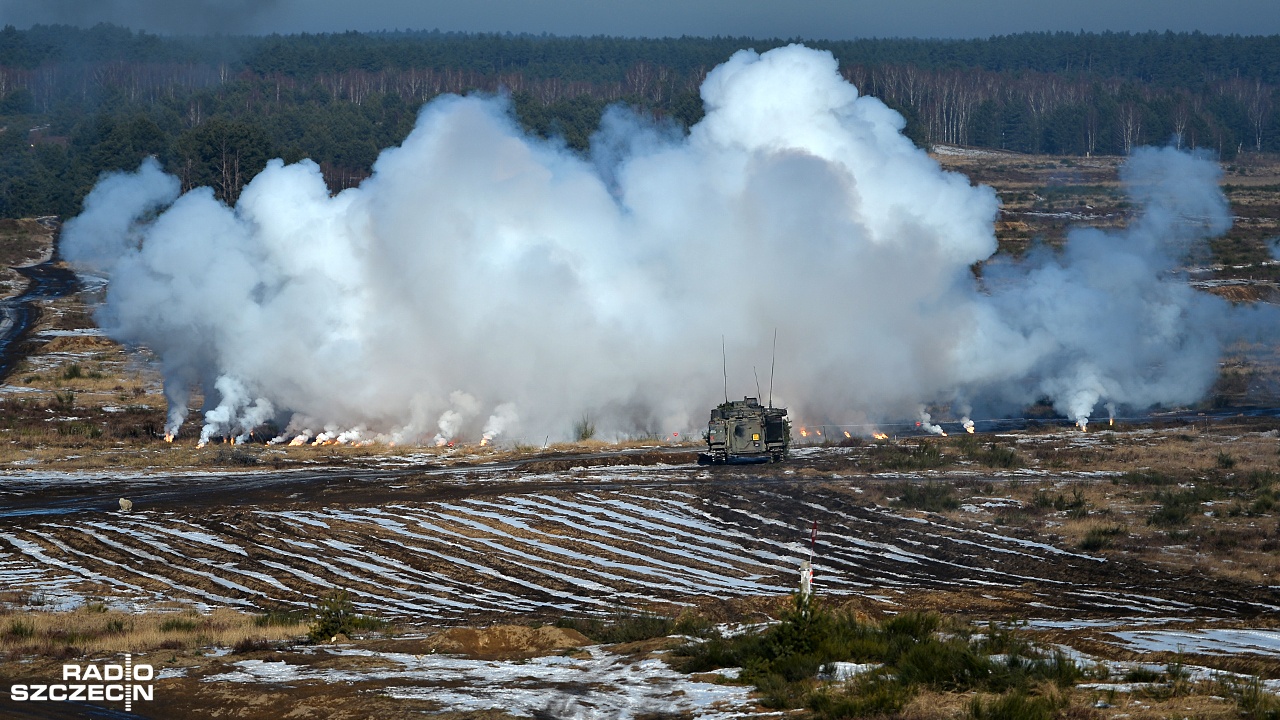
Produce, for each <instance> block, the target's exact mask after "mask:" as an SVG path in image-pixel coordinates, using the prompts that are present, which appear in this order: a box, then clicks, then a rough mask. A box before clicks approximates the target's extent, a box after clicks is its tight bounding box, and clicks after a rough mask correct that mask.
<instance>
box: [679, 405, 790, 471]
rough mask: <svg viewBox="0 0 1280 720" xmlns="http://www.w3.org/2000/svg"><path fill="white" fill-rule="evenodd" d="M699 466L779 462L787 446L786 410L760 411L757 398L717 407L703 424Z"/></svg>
mask: <svg viewBox="0 0 1280 720" xmlns="http://www.w3.org/2000/svg"><path fill="white" fill-rule="evenodd" d="M706 440H707V452H706V453H703V454H702V455H700V456H699V457H698V460H699V462H701V463H703V464H716V465H722V464H725V463H752V462H781V461H782V460H783V459H784V458H786V457H787V450H788V448H789V447H790V446H791V421H790V420H789V419H788V418H787V409H786V408H775V407H764V406H762V405H761V404H760V401H759V400H758V399H757V398H753V397H744V398H743V399H741V400H733V401H730V402H725V403H721V404H720V405H719V406H717V407H716V408H715V409H714V410H712V411H711V420H710V421H709V422H708V423H707V434H706Z"/></svg>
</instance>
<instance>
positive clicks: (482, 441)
mask: <svg viewBox="0 0 1280 720" xmlns="http://www.w3.org/2000/svg"><path fill="white" fill-rule="evenodd" d="M488 444H489V436H488V435H486V436H484V437H482V438H480V447H484V446H485V445H488Z"/></svg>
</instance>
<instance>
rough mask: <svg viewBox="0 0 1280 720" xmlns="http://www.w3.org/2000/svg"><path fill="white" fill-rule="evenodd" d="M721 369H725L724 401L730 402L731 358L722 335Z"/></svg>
mask: <svg viewBox="0 0 1280 720" xmlns="http://www.w3.org/2000/svg"><path fill="white" fill-rule="evenodd" d="M720 369H721V370H723V371H724V401H725V404H728V402H729V358H728V356H727V355H725V352H724V336H723V335H721V336H720Z"/></svg>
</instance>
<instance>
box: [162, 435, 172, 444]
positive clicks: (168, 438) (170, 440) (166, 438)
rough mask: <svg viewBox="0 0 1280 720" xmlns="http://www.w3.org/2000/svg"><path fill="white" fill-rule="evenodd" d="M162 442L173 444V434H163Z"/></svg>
mask: <svg viewBox="0 0 1280 720" xmlns="http://www.w3.org/2000/svg"><path fill="white" fill-rule="evenodd" d="M164 441H165V442H167V443H171V442H173V433H165V434H164Z"/></svg>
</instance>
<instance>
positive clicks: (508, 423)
mask: <svg viewBox="0 0 1280 720" xmlns="http://www.w3.org/2000/svg"><path fill="white" fill-rule="evenodd" d="M519 422H520V415H519V413H517V412H516V406H515V404H514V403H502V404H501V405H499V406H498V407H496V408H494V409H493V414H492V415H490V416H489V419H488V420H487V421H485V424H484V434H483V436H482V438H481V442H482V443H486V444H487V443H489V442H490V441H492V440H494V439H495V438H497V437H498V436H499V435H502V434H503V433H506V432H509V431H510V430H511V428H512V427H514V426H515V425H516V424H517V423H519Z"/></svg>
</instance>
